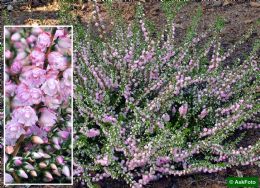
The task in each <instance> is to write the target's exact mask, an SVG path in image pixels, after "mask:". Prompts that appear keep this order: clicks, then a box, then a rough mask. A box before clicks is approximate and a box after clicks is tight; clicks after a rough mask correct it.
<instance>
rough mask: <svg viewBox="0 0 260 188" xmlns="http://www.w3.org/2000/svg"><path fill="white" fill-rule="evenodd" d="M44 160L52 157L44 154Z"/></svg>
mask: <svg viewBox="0 0 260 188" xmlns="http://www.w3.org/2000/svg"><path fill="white" fill-rule="evenodd" d="M43 158H44V159H50V158H51V156H50V155H49V154H47V153H44V155H43Z"/></svg>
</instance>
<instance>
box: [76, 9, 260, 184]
mask: <svg viewBox="0 0 260 188" xmlns="http://www.w3.org/2000/svg"><path fill="white" fill-rule="evenodd" d="M139 9H140V7H139ZM99 12H100V11H99V7H98V6H97V5H96V6H95V11H94V13H93V14H94V17H93V18H94V21H95V24H94V25H95V26H94V28H95V27H97V29H98V31H99V33H101V35H102V31H103V33H104V31H105V30H104V24H103V20H102V17H101V16H100V14H99ZM137 15H139V17H138V22H134V23H133V24H132V25H129V27H124V26H115V28H114V30H113V31H112V36H111V37H110V38H102V37H101V39H99V37H97V36H96V35H95V34H93V31H94V29H93V27H91V26H89V28H88V30H87V33H86V35H87V36H86V38H85V39H86V40H85V41H82V40H81V41H80V42H79V43H78V44H76V45H77V48H76V54H75V64H76V65H75V70H74V71H75V79H74V81H75V91H74V92H75V93H74V100H75V103H74V108H75V109H74V112H75V113H74V122H75V123H74V128H75V142H74V157H75V160H74V161H75V164H74V169H75V171H74V173H75V176H78V179H79V180H80V181H82V182H83V184H84V183H87V184H88V186H90V187H91V186H94V184H93V182H98V181H100V180H103V179H105V178H109V177H111V178H113V179H120V180H122V179H123V180H125V181H126V182H127V183H128V184H129V185H130V186H131V187H136V188H137V187H143V186H144V185H146V184H148V183H149V182H151V181H155V180H158V179H159V178H161V177H163V176H168V175H174V176H183V175H188V174H193V173H214V172H218V171H221V170H224V169H227V168H229V167H234V166H238V165H259V161H260V155H259V154H260V140H259V138H257V139H256V140H253V141H252V145H247V146H244V147H240V146H239V145H238V143H239V142H240V141H241V140H242V139H243V138H244V136H245V133H247V131H248V130H249V129H257V128H259V127H260V124H259V122H260V121H259V120H260V119H259V116H257V113H259V93H257V88H258V92H259V81H260V79H259V47H260V43H259V41H257V42H256V43H255V44H254V45H253V48H252V51H251V52H250V54H248V55H247V56H246V57H244V58H243V60H242V59H241V60H240V59H236V58H235V57H232V56H233V54H234V52H235V51H236V49H238V47H239V46H240V45H242V44H243V42H244V41H246V40H247V39H248V38H249V37H250V36H251V34H252V31H253V29H252V30H250V31H249V32H248V33H247V34H246V35H245V36H243V37H242V38H241V39H240V40H239V41H238V42H237V43H236V44H234V45H233V46H231V47H230V48H229V49H228V50H224V51H223V48H222V47H221V44H220V38H219V35H218V32H217V30H215V29H214V28H213V29H211V30H209V31H208V32H205V33H200V34H198V35H195V36H192V35H188V36H192V37H187V38H185V39H184V40H183V42H176V41H175V23H174V22H173V23H168V24H167V26H166V30H165V31H164V32H162V35H161V36H159V37H152V36H151V33H149V31H148V29H147V28H146V24H145V23H146V21H145V19H144V17H143V16H142V14H140V13H138V14H137ZM209 33H213V35H211V37H210V35H209ZM97 39H99V40H97Z"/></svg>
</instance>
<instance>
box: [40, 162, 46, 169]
mask: <svg viewBox="0 0 260 188" xmlns="http://www.w3.org/2000/svg"><path fill="white" fill-rule="evenodd" d="M39 167H40V168H46V167H47V164H46V163H44V162H40V164H39Z"/></svg>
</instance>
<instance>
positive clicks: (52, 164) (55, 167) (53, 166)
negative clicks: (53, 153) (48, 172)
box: [50, 163, 58, 170]
mask: <svg viewBox="0 0 260 188" xmlns="http://www.w3.org/2000/svg"><path fill="white" fill-rule="evenodd" d="M50 166H51V169H52V170H58V168H57V166H56V164H54V163H51V164H50Z"/></svg>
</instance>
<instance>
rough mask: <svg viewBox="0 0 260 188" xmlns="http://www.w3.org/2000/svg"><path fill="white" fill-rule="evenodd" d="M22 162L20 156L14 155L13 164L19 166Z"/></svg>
mask: <svg viewBox="0 0 260 188" xmlns="http://www.w3.org/2000/svg"><path fill="white" fill-rule="evenodd" d="M22 164H23V162H22V160H21V158H20V157H15V158H14V165H15V166H21V165H22Z"/></svg>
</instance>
